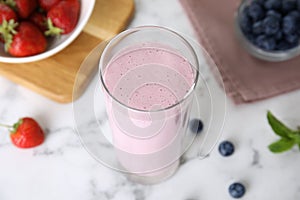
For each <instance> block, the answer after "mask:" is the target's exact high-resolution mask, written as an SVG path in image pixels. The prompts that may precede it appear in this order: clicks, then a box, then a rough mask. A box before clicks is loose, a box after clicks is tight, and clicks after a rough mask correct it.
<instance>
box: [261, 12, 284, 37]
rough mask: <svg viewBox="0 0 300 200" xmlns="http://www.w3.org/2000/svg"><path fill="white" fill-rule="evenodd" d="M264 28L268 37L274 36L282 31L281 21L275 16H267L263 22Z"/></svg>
mask: <svg viewBox="0 0 300 200" xmlns="http://www.w3.org/2000/svg"><path fill="white" fill-rule="evenodd" d="M263 27H264V32H265V34H266V35H274V34H276V33H277V32H278V31H279V29H280V19H278V18H277V17H274V16H267V17H266V18H265V19H264V20H263Z"/></svg>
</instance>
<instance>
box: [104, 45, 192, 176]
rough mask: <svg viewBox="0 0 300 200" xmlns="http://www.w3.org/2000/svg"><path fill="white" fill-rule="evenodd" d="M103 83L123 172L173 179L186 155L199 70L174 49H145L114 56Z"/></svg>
mask: <svg viewBox="0 0 300 200" xmlns="http://www.w3.org/2000/svg"><path fill="white" fill-rule="evenodd" d="M106 53H107V52H106ZM102 62H103V61H102ZM102 64H103V63H102ZM100 66H101V63H100ZM101 78H102V81H103V91H105V92H106V93H105V94H106V108H107V114H108V119H109V123H110V127H111V129H112V139H113V140H112V142H113V146H114V147H115V151H116V154H117V157H118V160H119V163H120V165H121V166H122V168H123V169H124V170H125V171H127V172H129V173H133V174H135V175H137V176H140V177H147V178H151V177H154V178H159V179H163V178H166V177H167V176H169V175H171V174H173V172H174V171H175V170H176V168H177V167H178V164H179V158H180V156H181V155H182V151H183V148H182V141H183V137H184V135H185V132H186V129H187V124H188V120H189V113H190V109H191V102H192V100H193V98H192V95H190V94H191V93H192V91H193V89H194V86H195V80H196V79H197V70H196V69H195V68H194V67H193V66H192V65H191V63H190V62H189V60H187V58H185V57H184V56H182V55H181V53H180V52H179V51H177V50H175V49H174V48H172V47H171V46H169V45H165V44H163V45H162V44H158V43H140V44H135V45H130V46H129V47H128V46H127V47H125V48H122V49H121V50H119V51H116V52H114V53H113V56H111V57H110V58H109V61H107V63H106V65H105V66H104V67H102V69H101ZM153 180H154V179H153Z"/></svg>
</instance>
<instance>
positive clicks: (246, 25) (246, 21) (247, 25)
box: [240, 8, 252, 33]
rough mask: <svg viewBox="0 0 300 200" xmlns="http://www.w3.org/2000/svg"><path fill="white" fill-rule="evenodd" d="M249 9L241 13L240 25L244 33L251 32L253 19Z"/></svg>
mask: <svg viewBox="0 0 300 200" xmlns="http://www.w3.org/2000/svg"><path fill="white" fill-rule="evenodd" d="M247 11H248V9H247V8H246V9H244V11H243V13H242V14H241V19H240V26H241V29H242V31H243V32H244V33H250V32H251V24H252V20H251V18H250V17H249V16H248V14H247Z"/></svg>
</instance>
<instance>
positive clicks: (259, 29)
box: [252, 21, 264, 35]
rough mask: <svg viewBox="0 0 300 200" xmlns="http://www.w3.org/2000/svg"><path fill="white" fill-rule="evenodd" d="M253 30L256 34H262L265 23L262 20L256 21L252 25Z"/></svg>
mask: <svg viewBox="0 0 300 200" xmlns="http://www.w3.org/2000/svg"><path fill="white" fill-rule="evenodd" d="M252 32H253V33H254V34H256V35H260V34H262V33H263V32H264V28H263V23H262V21H258V22H255V23H254V24H253V25H252Z"/></svg>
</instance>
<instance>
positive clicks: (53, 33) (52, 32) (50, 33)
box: [45, 18, 64, 36]
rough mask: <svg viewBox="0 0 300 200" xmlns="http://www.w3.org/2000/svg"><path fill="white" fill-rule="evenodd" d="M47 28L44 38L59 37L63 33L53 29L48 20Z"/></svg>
mask: <svg viewBox="0 0 300 200" xmlns="http://www.w3.org/2000/svg"><path fill="white" fill-rule="evenodd" d="M47 27H48V30H47V31H45V35H46V36H59V35H61V34H62V33H63V32H64V31H63V30H62V29H60V28H58V27H55V26H54V25H53V23H52V21H51V19H49V18H48V20H47Z"/></svg>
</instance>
